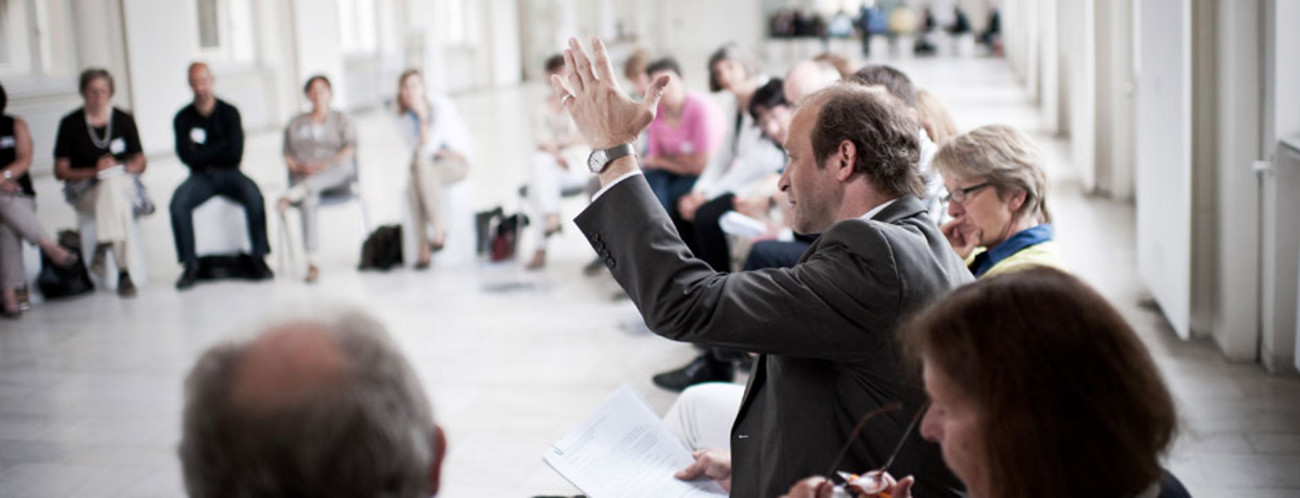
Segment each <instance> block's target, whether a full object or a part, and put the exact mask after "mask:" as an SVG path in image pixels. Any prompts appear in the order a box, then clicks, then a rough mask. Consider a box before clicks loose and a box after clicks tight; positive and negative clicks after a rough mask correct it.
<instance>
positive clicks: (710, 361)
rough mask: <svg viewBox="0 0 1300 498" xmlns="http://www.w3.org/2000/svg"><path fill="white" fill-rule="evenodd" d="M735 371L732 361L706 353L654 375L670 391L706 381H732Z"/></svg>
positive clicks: (681, 389) (657, 383) (656, 383)
mask: <svg viewBox="0 0 1300 498" xmlns="http://www.w3.org/2000/svg"><path fill="white" fill-rule="evenodd" d="M735 373H736V371H735V368H734V367H732V366H731V362H729V361H719V360H716V359H714V358H713V356H711V355H709V354H707V353H706V354H702V355H700V356H698V357H696V358H695V361H692V362H691V363H690V364H688V365H686V366H684V367H682V368H679V369H677V370H673V371H671V372H664V373H661V374H659V375H656V376H654V383H655V385H656V386H659V387H662V388H664V389H667V390H669V391H673V392H682V391H683V390H685V389H686V388H688V387H691V386H693V385H696V384H703V383H705V382H731V380H732V379H733V378H734V377H735Z"/></svg>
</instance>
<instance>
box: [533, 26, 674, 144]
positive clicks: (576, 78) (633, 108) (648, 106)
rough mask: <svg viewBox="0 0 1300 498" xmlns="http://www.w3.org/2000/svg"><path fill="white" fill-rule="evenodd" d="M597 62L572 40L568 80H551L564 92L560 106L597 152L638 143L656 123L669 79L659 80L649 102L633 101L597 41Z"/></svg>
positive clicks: (567, 53) (594, 45)
mask: <svg viewBox="0 0 1300 498" xmlns="http://www.w3.org/2000/svg"><path fill="white" fill-rule="evenodd" d="M591 49H592V53H593V55H594V60H593V58H589V57H587V52H586V51H585V50H583V48H582V45H581V44H579V43H578V40H577V39H576V38H570V39H569V48H568V49H566V50H565V51H564V68H565V73H564V76H563V77H561V76H560V75H553V76H551V85H552V86H554V87H555V89H556V91H558V92H560V94H561V96H560V103H561V105H563V106H564V107H565V108H566V109H568V111H569V115H570V116H572V117H573V122H574V124H576V125H577V127H578V131H580V132H582V136H583V138H585V139H586V141H587V144H589V145H591V147H592V148H595V149H608V148H610V147H613V146H615V145H621V144H628V143H633V142H636V139H637V136H639V135H640V134H641V131H642V130H645V128H646V127H647V126H650V122H651V121H654V117H655V112H656V111H657V110H658V109H659V99H660V98H661V97H662V96H663V91H664V87H665V86H666V85H667V84H668V78H667V77H661V78H659V79H658V80H656V81H655V82H654V83H653V84H652V85H651V86H650V91H649V92H647V94H646V96H645V100H644V101H642V102H636V101H634V100H632V98H631V97H629V96H628V95H627V94H626V93H624V92H623V89H622V88H620V86H619V84H618V79H617V78H616V77H615V76H614V67H613V65H611V63H610V61H609V54H608V53H607V52H606V50H605V43H604V42H602V41H600V39H599V38H593V39H592V42H591Z"/></svg>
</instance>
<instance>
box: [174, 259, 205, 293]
mask: <svg viewBox="0 0 1300 498" xmlns="http://www.w3.org/2000/svg"><path fill="white" fill-rule="evenodd" d="M197 283H199V264H198V263H188V264H186V265H185V269H184V270H181V278H180V280H177V281H176V290H185V289H188V288H190V287H194V284H197Z"/></svg>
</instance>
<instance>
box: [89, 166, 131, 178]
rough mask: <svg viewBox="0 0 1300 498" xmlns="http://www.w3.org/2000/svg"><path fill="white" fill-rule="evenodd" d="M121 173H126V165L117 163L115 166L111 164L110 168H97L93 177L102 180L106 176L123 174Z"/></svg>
mask: <svg viewBox="0 0 1300 498" xmlns="http://www.w3.org/2000/svg"><path fill="white" fill-rule="evenodd" d="M123 174H126V166H125V165H122V164H119V165H117V166H113V167H111V168H104V169H101V170H99V171H98V172H97V173H95V178H99V179H100V180H103V179H105V178H108V177H110V176H117V175H123Z"/></svg>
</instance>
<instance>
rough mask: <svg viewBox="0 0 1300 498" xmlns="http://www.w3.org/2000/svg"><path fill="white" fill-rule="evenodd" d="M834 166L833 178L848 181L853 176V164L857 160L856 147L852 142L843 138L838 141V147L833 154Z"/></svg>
mask: <svg viewBox="0 0 1300 498" xmlns="http://www.w3.org/2000/svg"><path fill="white" fill-rule="evenodd" d="M835 161H836V164H835V166H836V168H838V169H837V170H836V171H835V178H836V179H838V180H839V181H842V182H843V181H848V179H849V178H851V177H853V165H854V164H855V163H857V161H858V147H857V146H856V145H853V142H850V141H848V140H845V141H843V142H840V148H839V150H837V151H836V154H835Z"/></svg>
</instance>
